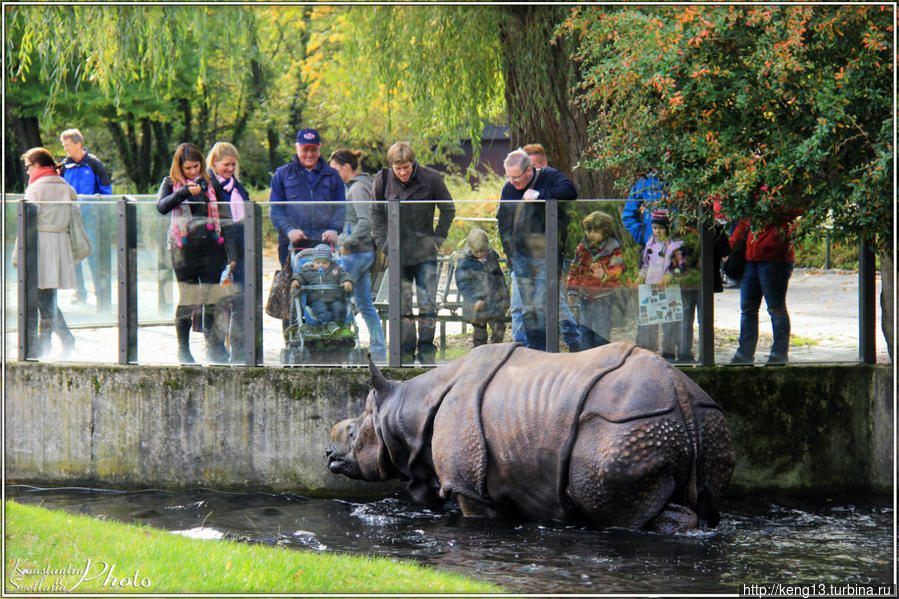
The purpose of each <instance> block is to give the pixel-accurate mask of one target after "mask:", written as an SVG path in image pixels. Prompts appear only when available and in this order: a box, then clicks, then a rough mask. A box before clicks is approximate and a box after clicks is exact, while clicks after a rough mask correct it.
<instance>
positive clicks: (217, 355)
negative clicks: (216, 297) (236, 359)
mask: <svg viewBox="0 0 899 599" xmlns="http://www.w3.org/2000/svg"><path fill="white" fill-rule="evenodd" d="M217 312H218V310H217V306H216V305H214V304H206V306H204V310H203V328H204V329H205V330H206V359H207V360H209V361H210V362H213V363H215V364H226V363H227V362H228V361H229V360H230V359H231V356H229V355H228V349H227V348H226V347H225V344H224V343H222V335H221V329H222V326H221V323H219V322H216V313H217Z"/></svg>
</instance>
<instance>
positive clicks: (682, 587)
mask: <svg viewBox="0 0 899 599" xmlns="http://www.w3.org/2000/svg"><path fill="white" fill-rule="evenodd" d="M7 493H8V496H9V497H11V498H13V499H15V500H16V501H19V502H21V503H28V504H35V505H42V506H44V507H47V508H51V509H62V510H66V511H69V512H76V513H83V514H88V515H92V516H95V517H98V518H103V519H115V520H121V521H124V522H131V523H142V524H149V525H152V526H156V527H159V528H164V529H167V530H171V531H173V532H177V533H178V534H183V535H185V536H190V537H194V538H203V539H219V538H224V539H232V540H238V541H244V542H249V543H263V544H271V545H279V546H283V547H289V548H293V549H297V550H307V551H309V550H311V551H318V552H324V551H334V552H348V553H360V554H378V555H381V556H385V557H392V558H406V559H412V560H415V561H417V562H419V563H421V564H424V565H429V566H434V567H438V568H442V569H445V570H451V571H455V572H458V573H462V574H465V575H468V576H473V577H476V578H480V579H483V580H488V581H491V582H494V583H496V584H500V585H502V586H504V587H505V588H507V589H509V590H510V591H514V592H526V593H549V592H553V593H621V592H633V593H651V592H665V593H700V592H701V593H738V592H740V585H741V584H743V583H747V584H751V583H766V582H785V581H795V582H800V581H804V582H816V583H818V582H824V583H834V584H836V583H839V584H846V583H872V584H878V583H879V584H886V583H888V582H890V581H891V580H892V564H893V561H892V560H893V557H892V553H891V552H892V539H891V534H890V531H891V530H892V523H893V510H892V507H891V506H890V504H889V503H888V498H871V497H865V498H852V499H834V500H831V499H822V500H814V499H792V498H784V497H778V498H776V499H772V498H768V497H753V498H746V499H740V500H730V501H727V502H725V504H724V506H723V514H722V521H721V524H720V525H719V526H718V528H716V529H715V530H711V531H695V532H691V533H688V534H682V535H675V536H662V535H658V534H650V533H642V532H634V531H628V530H620V529H608V530H589V529H584V528H581V527H577V526H562V525H556V524H539V523H532V522H510V521H503V520H499V521H498V520H488V519H484V520H481V519H471V518H463V517H462V516H461V513H460V512H459V510H458V509H457V508H455V509H449V510H446V511H440V512H435V511H431V510H428V509H424V508H422V507H420V506H417V505H414V504H412V503H410V502H409V501H408V500H407V499H406V498H405V497H391V498H388V499H383V500H380V501H376V502H372V503H351V502H348V501H342V500H327V499H307V498H304V497H299V496H296V495H287V494H280V495H272V494H265V493H251V494H241V493H221V492H216V491H210V490H205V489H204V490H195V491H188V492H182V493H169V492H165V491H157V490H151V491H140V492H122V491H106V490H90V489H38V488H35V487H29V486H23V485H11V486H8V487H7Z"/></svg>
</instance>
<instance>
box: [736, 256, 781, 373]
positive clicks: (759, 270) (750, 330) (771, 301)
mask: <svg viewBox="0 0 899 599" xmlns="http://www.w3.org/2000/svg"><path fill="white" fill-rule="evenodd" d="M792 274H793V263H792V262H756V261H754V260H749V261H748V262H747V263H746V271H745V272H744V273H743V280H742V282H741V283H740V346H739V348H738V349H737V355H738V356H739V357H741V358H745V359H747V360H751V359H752V358H753V357H754V356H755V346H756V344H757V343H758V339H759V307H761V305H762V298H763V297H764V298H765V305H766V306H767V307H768V314H770V315H771V328H772V329H773V332H774V343H773V344H772V345H771V353H770V354H769V357H771V358H777V359H786V357H787V352H788V351H789V349H790V315H789V314H788V313H787V285H788V284H789V282H790V276H791V275H792Z"/></svg>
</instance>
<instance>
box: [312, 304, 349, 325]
mask: <svg viewBox="0 0 899 599" xmlns="http://www.w3.org/2000/svg"><path fill="white" fill-rule="evenodd" d="M306 308H307V309H308V310H309V312H311V315H312V318H310V319H309V320H310V321H312V320H313V319H314V320H315V321H316V322H310V323H309V324H311V325H323V324H328V323H329V322H333V323H336V324H338V325H340V326H343V323H344V321H346V301H344V300H334V301H333V302H325V301H322V300H315V301H312V302H306Z"/></svg>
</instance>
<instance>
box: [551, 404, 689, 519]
mask: <svg viewBox="0 0 899 599" xmlns="http://www.w3.org/2000/svg"><path fill="white" fill-rule="evenodd" d="M689 465H690V457H689V444H688V443H687V442H686V441H685V435H684V430H683V427H682V425H681V424H680V423H679V422H677V421H676V420H674V419H672V418H668V417H662V418H659V419H656V420H640V421H635V422H630V423H625V424H620V423H619V424H616V423H611V422H606V421H604V420H602V419H599V418H595V419H592V420H591V421H590V422H589V423H585V424H584V426H583V427H582V429H581V431H580V432H579V435H578V439H577V441H576V443H575V445H574V448H573V451H572V456H571V463H570V467H569V474H570V476H569V481H568V490H567V492H568V496H569V498H570V499H571V500H572V501H573V502H574V504H575V505H576V506H577V508H578V509H579V510H580V511H581V512H582V513H583V514H584V515H585V516H587V517H588V518H590V519H591V520H592V521H593V522H594V523H595V524H596V525H598V526H622V527H627V528H644V527H646V526H647V524H648V523H649V522H651V521H652V520H653V519H654V518H656V517H657V516H658V515H659V514H660V513H661V512H662V511H663V510H664V509H665V506H666V505H667V504H668V503H670V502H671V498H672V495H673V494H675V492H676V490H677V489H678V488H679V487H680V486H682V485H683V484H684V482H685V481H686V477H687V473H688V472H689ZM679 482H680V484H678V483H679Z"/></svg>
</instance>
